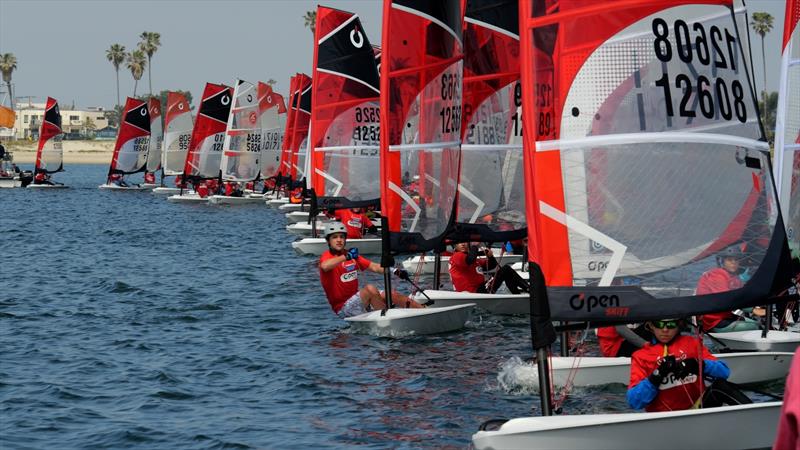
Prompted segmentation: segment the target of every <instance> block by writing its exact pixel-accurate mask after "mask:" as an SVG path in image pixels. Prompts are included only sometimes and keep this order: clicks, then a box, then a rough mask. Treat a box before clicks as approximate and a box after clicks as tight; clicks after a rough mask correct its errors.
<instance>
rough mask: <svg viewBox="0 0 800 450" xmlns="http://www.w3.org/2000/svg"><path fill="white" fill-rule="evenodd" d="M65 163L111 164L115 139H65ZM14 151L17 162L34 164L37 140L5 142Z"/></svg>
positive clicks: (8, 148) (7, 147)
mask: <svg viewBox="0 0 800 450" xmlns="http://www.w3.org/2000/svg"><path fill="white" fill-rule="evenodd" d="M62 144H63V148H64V164H110V163H111V155H112V154H113V153H114V141H113V140H108V141H106V140H103V141H63V142H62ZM3 145H5V147H6V149H7V150H9V151H11V152H13V153H14V162H15V163H17V164H33V163H34V162H35V160H36V146H37V143H36V142H28V141H17V142H4V143H3Z"/></svg>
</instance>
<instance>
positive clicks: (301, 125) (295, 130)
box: [278, 73, 312, 213]
mask: <svg viewBox="0 0 800 450" xmlns="http://www.w3.org/2000/svg"><path fill="white" fill-rule="evenodd" d="M297 84H298V90H299V93H298V95H297V103H296V104H295V108H296V111H295V114H294V123H293V124H292V136H291V140H290V144H291V145H290V147H289V157H288V158H287V160H286V161H285V163H286V164H287V169H288V173H289V176H288V179H287V180H286V183H287V184H286V186H287V193H289V194H287V200H288V201H287V202H286V203H284V204H282V205H278V210H280V211H281V212H283V213H288V212H293V211H300V210H301V209H302V208H303V204H304V202H303V201H302V200H303V199H299V200H300V201H293V200H292V199H291V195H292V194H291V193H292V192H293V191H295V190H296V189H298V188H300V187H303V191H305V188H307V187H310V186H309V183H311V180H310V179H308V178H307V177H306V173H307V170H308V163H309V159H308V133H309V130H310V127H309V125H310V121H311V84H312V83H311V78H310V77H309V76H308V75H306V74H302V73H301V74H298V75H297ZM295 200H298V199H295Z"/></svg>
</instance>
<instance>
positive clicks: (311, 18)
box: [303, 11, 317, 34]
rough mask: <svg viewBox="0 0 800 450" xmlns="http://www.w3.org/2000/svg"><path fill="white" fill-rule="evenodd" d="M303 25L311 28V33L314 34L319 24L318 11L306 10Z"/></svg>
mask: <svg viewBox="0 0 800 450" xmlns="http://www.w3.org/2000/svg"><path fill="white" fill-rule="evenodd" d="M303 26H305V27H308V28H309V29H310V30H311V34H314V30H316V26H317V12H316V11H306V15H305V16H303Z"/></svg>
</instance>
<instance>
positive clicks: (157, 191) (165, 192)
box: [153, 187, 195, 195]
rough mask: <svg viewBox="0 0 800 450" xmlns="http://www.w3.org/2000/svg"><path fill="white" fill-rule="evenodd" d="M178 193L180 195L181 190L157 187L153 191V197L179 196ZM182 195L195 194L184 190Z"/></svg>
mask: <svg viewBox="0 0 800 450" xmlns="http://www.w3.org/2000/svg"><path fill="white" fill-rule="evenodd" d="M180 193H181V188H175V187H157V188H154V189H153V194H154V195H180ZM183 193H184V195H185V194H194V193H195V192H194V191H192V190H189V189H184V190H183Z"/></svg>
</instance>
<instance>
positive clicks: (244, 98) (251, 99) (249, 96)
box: [221, 80, 262, 181]
mask: <svg viewBox="0 0 800 450" xmlns="http://www.w3.org/2000/svg"><path fill="white" fill-rule="evenodd" d="M233 96H234V104H233V107H232V108H231V114H230V116H229V118H228V126H227V131H226V133H225V143H224V145H223V155H222V161H221V168H222V179H223V180H225V181H251V180H255V179H256V178H258V175H259V171H260V169H261V167H260V164H261V162H260V161H261V149H262V143H261V137H262V134H261V128H260V127H259V125H260V122H259V107H258V98H257V95H256V87H255V86H254V85H253V84H252V83H248V82H246V81H242V80H239V81H238V82H237V84H236V87H235V88H234V93H233Z"/></svg>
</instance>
